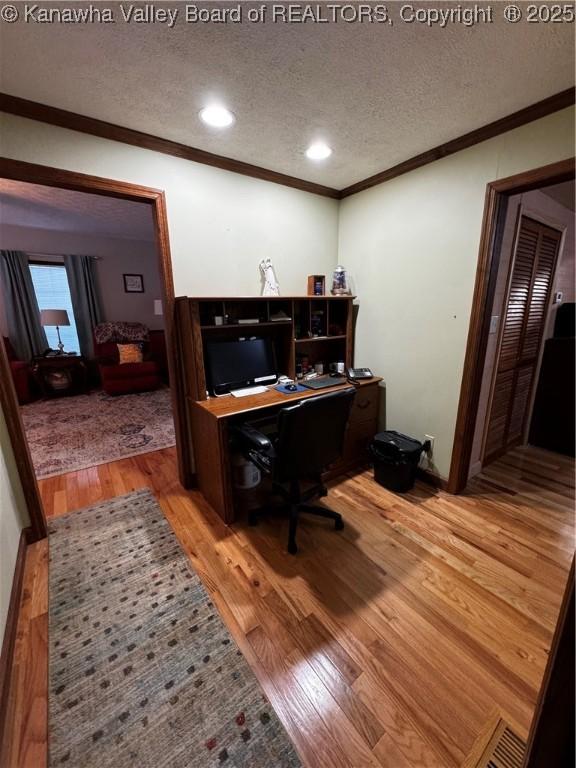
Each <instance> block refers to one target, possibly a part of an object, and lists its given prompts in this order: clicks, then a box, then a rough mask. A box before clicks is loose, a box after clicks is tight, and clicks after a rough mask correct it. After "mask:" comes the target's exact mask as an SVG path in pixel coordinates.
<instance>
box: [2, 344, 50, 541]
mask: <svg viewBox="0 0 576 768" xmlns="http://www.w3.org/2000/svg"><path fill="white" fill-rule="evenodd" d="M0 405H1V406H2V413H3V414H4V419H5V421H6V427H7V429H8V436H9V438H10V443H11V444H12V452H13V453H14V463H15V469H17V470H18V474H19V476H20V482H21V485H22V492H23V494H24V502H25V504H26V508H27V510H28V516H29V518H30V531H29V540H30V543H32V542H34V541H38V540H39V539H43V538H44V537H45V536H46V520H45V518H44V512H43V510H42V502H41V501H40V493H39V492H38V484H37V482H36V474H35V472H34V467H33V466H32V458H31V456H30V451H29V449H28V442H27V440H26V437H25V435H24V426H23V424H22V419H21V417H20V407H19V405H18V397H17V395H16V390H15V388H14V382H13V380H12V371H11V370H10V363H9V362H8V355H7V353H6V347H5V346H4V339H2V338H0Z"/></svg>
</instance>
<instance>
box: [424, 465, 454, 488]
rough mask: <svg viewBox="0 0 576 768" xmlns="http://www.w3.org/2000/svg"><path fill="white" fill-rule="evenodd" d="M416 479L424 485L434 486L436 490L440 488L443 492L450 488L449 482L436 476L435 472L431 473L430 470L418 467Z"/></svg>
mask: <svg viewBox="0 0 576 768" xmlns="http://www.w3.org/2000/svg"><path fill="white" fill-rule="evenodd" d="M416 477H417V478H418V480H422V482H423V483H426V484H427V485H432V486H433V487H434V488H439V489H440V490H441V491H445V490H446V489H447V488H448V481H447V480H444V478H443V477H440V475H435V474H434V472H430V470H429V469H422V467H418V472H417V473H416Z"/></svg>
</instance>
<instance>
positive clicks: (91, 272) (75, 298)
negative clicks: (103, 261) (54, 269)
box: [64, 256, 102, 357]
mask: <svg viewBox="0 0 576 768" xmlns="http://www.w3.org/2000/svg"><path fill="white" fill-rule="evenodd" d="M64 266H65V267H66V274H67V275H68V285H69V286H70V297H71V299H72V307H73V309H74V317H75V318H76V331H77V332H78V341H79V343H80V352H81V354H83V355H84V356H85V357H92V355H93V352H94V345H93V341H92V331H93V330H94V327H95V326H96V325H98V323H100V322H101V321H102V314H101V310H100V301H99V297H98V290H97V283H96V274H95V259H93V258H92V257H91V256H64Z"/></svg>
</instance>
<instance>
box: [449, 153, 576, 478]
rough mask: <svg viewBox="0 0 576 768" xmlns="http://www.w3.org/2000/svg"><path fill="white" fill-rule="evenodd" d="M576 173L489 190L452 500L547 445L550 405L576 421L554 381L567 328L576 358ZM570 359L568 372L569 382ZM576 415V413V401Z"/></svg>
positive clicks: (539, 175)
mask: <svg viewBox="0 0 576 768" xmlns="http://www.w3.org/2000/svg"><path fill="white" fill-rule="evenodd" d="M574 168H575V164H574V158H571V159H570V160H565V161H562V162H560V163H555V164H553V165H550V166H545V167H543V168H538V169H535V170H533V171H528V172H526V173H523V174H519V175H518V176H513V177H510V178H507V179H502V180H500V181H498V182H494V183H492V184H489V185H488V187H487V192H486V203H485V209H484V221H483V230H482V237H481V243H480V256H479V261H478V269H477V276H476V286H475V292H474V299H473V306H472V316H471V321H470V330H469V334H468V345H467V350H466V359H465V366H464V375H463V379H462V387H461V394H460V403H459V408H458V417H457V424H456V431H455V439H454V449H453V455H452V464H451V468H450V477H449V482H448V490H449V491H450V492H451V493H460V492H462V491H463V490H464V488H465V487H466V484H467V482H468V479H469V477H470V476H471V475H474V474H476V473H478V472H479V471H480V469H481V468H482V466H483V465H485V464H486V463H488V462H490V461H491V460H493V459H494V458H497V457H498V456H502V455H503V454H504V453H505V452H506V451H507V450H509V449H510V448H512V447H515V446H519V445H526V444H527V443H528V442H529V441H530V440H531V439H534V440H542V438H541V437H536V424H537V420H538V417H539V414H541V413H542V412H543V409H544V410H545V404H543V403H545V402H547V403H549V404H550V405H551V406H554V405H556V406H558V407H560V409H561V411H560V412H562V413H563V414H564V415H565V419H564V421H566V422H568V421H572V422H573V419H572V420H571V419H570V414H569V408H570V406H568V405H566V408H567V409H568V410H566V409H563V407H562V406H561V405H560V404H559V403H558V401H555V400H554V398H553V397H550V396H547V395H546V391H547V390H548V389H549V387H550V384H549V383H547V382H549V381H550V379H552V380H555V379H557V374H554V373H550V365H551V363H549V357H550V355H549V354H548V353H547V354H546V355H545V347H546V345H547V343H548V340H550V339H552V338H553V337H554V336H555V327H556V324H557V322H556V321H557V319H558V322H559V323H560V324H563V325H564V326H566V327H568V326H570V328H571V331H570V332H571V339H572V341H571V342H570V341H568V342H562V343H563V344H564V347H563V348H564V349H565V350H567V349H568V347H570V345H571V348H572V352H571V354H572V356H573V354H574V352H573V347H574V338H573V337H574V328H573V325H574V324H573V320H572V323H571V324H570V321H569V320H568V321H566V320H564V322H563V318H566V317H568V316H569V315H570V314H571V313H573V307H574V295H573V269H574V267H573V264H574V210H573V209H574V202H573V201H574ZM572 318H573V314H572ZM548 346H553V343H552V344H548ZM566 354H568V356H569V354H570V352H568V353H566V352H564V353H563V356H564V358H565V359H564V358H563V362H562V363H560V365H561V367H562V370H563V371H564V370H565V371H566V375H567V377H568V379H569V378H570V368H572V369H573V365H572V366H571V365H570V360H569V357H566ZM572 359H573V357H572ZM542 377H544V382H543V381H542ZM571 387H572V390H573V387H574V385H573V378H572V385H571ZM571 407H572V413H573V395H572V406H571ZM531 436H532V437H531ZM568 441H570V437H568ZM571 443H572V445H573V436H572V440H571ZM542 448H544V449H545V450H558V449H557V448H555V449H553V448H550V446H548V445H547V446H544V445H542ZM572 451H573V449H572ZM572 455H573V452H572Z"/></svg>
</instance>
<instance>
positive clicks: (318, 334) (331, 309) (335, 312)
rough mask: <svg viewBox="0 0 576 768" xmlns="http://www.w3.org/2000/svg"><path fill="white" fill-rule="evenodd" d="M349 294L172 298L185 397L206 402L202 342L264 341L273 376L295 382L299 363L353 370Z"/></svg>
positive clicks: (203, 345)
mask: <svg viewBox="0 0 576 768" xmlns="http://www.w3.org/2000/svg"><path fill="white" fill-rule="evenodd" d="M353 299H354V297H352V296H278V297H254V298H249V297H246V298H230V297H228V298H226V297H222V298H219V297H218V298H188V297H181V298H178V299H176V323H177V327H178V336H179V339H178V344H179V351H180V353H181V358H182V363H183V365H184V366H185V371H184V373H185V378H186V380H187V381H188V382H190V388H189V390H188V391H187V393H186V395H187V396H188V397H190V398H191V399H192V400H205V399H206V396H207V395H206V388H207V382H206V373H205V370H206V368H205V347H206V343H207V342H213V341H233V340H236V339H240V338H252V337H254V336H256V337H259V338H267V339H269V340H270V341H271V342H272V345H273V347H274V351H275V354H276V362H277V367H278V373H280V374H285V375H287V376H290V378H294V377H295V375H296V365H297V364H298V363H299V362H304V363H305V364H306V363H307V364H308V365H309V366H311V367H313V366H314V365H315V364H316V363H323V364H324V366H325V370H326V371H328V366H329V365H330V363H337V362H343V363H344V364H345V365H346V367H347V368H350V367H351V366H352V356H353V337H354V334H353Z"/></svg>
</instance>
